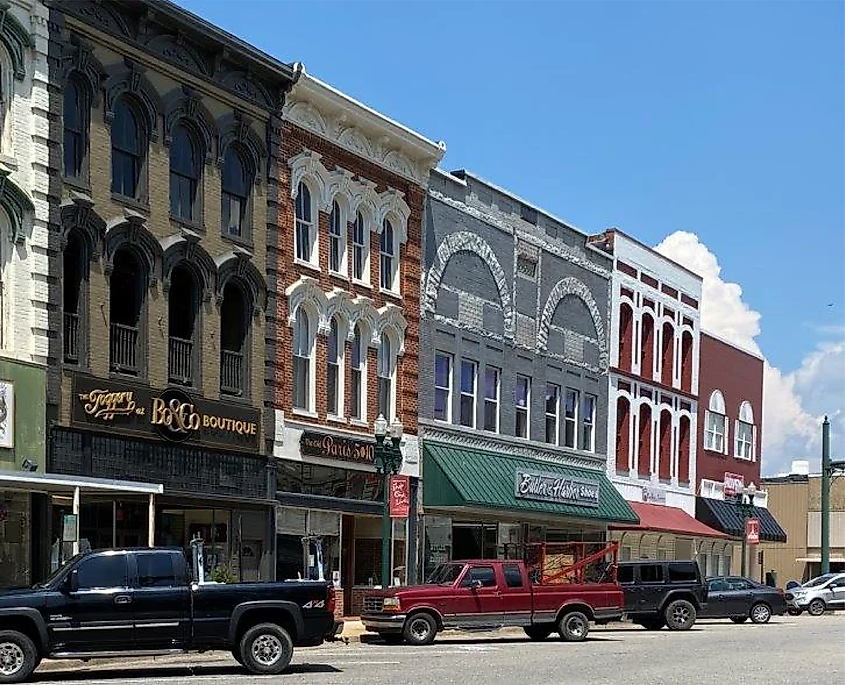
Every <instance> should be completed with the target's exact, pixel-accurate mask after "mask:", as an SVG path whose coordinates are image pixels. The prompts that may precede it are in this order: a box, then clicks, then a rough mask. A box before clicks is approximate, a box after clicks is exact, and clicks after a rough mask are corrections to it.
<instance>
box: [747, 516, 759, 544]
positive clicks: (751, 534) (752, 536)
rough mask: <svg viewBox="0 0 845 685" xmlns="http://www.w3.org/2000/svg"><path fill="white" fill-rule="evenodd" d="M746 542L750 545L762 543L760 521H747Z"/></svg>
mask: <svg viewBox="0 0 845 685" xmlns="http://www.w3.org/2000/svg"><path fill="white" fill-rule="evenodd" d="M745 541H746V542H747V543H748V544H749V545H756V544H757V543H758V542H760V519H746V520H745Z"/></svg>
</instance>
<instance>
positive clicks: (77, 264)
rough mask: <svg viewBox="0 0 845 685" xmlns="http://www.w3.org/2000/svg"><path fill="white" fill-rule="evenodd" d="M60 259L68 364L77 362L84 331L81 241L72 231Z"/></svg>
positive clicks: (65, 357)
mask: <svg viewBox="0 0 845 685" xmlns="http://www.w3.org/2000/svg"><path fill="white" fill-rule="evenodd" d="M62 259H63V269H62V283H63V285H64V298H63V299H64V302H63V305H64V306H63V314H62V316H63V340H64V360H65V362H66V363H68V364H78V363H79V362H80V357H81V354H82V349H81V347H82V339H83V331H84V325H83V320H82V315H83V311H84V309H83V307H82V306H81V305H82V288H83V283H84V280H85V277H84V266H83V250H82V243H81V242H80V240H79V236H78V235H77V234H76V233H74V232H72V233H71V234H70V236H68V241H67V245H66V246H65V251H64V255H63V256H62Z"/></svg>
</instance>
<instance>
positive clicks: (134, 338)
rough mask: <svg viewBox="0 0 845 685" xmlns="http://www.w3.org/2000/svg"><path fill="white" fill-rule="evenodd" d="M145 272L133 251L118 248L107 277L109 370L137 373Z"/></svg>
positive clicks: (138, 371) (138, 368)
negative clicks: (109, 274)
mask: <svg viewBox="0 0 845 685" xmlns="http://www.w3.org/2000/svg"><path fill="white" fill-rule="evenodd" d="M144 278H145V272H144V269H143V268H142V266H141V263H140V261H139V260H138V258H137V256H136V255H135V253H134V252H133V251H131V250H130V249H127V248H121V249H119V250H118V251H117V252H116V253H115V255H114V258H113V260H112V272H111V276H109V293H110V297H109V321H110V324H111V326H110V332H109V334H110V340H109V359H110V367H111V370H112V371H116V372H118V373H126V374H131V375H133V376H134V375H137V374H138V373H140V370H141V369H140V362H139V356H140V350H139V347H140V337H141V336H140V329H141V312H142V311H143V307H144V298H145V293H146V288H145V285H144Z"/></svg>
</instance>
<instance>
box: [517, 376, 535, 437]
mask: <svg viewBox="0 0 845 685" xmlns="http://www.w3.org/2000/svg"><path fill="white" fill-rule="evenodd" d="M513 395H514V397H513V399H514V405H515V408H516V423H515V425H514V433H515V434H516V437H518V438H527V437H528V419H529V416H528V414H529V410H528V407H529V404H530V402H531V379H530V378H528V376H520V375H518V376H517V377H516V386H515V387H514V393H513Z"/></svg>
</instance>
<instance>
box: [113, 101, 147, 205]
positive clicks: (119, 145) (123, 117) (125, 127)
mask: <svg viewBox="0 0 845 685" xmlns="http://www.w3.org/2000/svg"><path fill="white" fill-rule="evenodd" d="M142 151H143V140H142V138H141V127H140V125H139V124H138V117H137V116H136V114H135V112H134V111H133V110H132V107H131V106H130V105H129V103H128V102H127V101H126V100H125V99H123V100H120V101H119V102H118V103H117V105H116V106H115V108H114V119H113V120H112V124H111V191H112V192H113V193H116V194H118V195H123V196H124V197H130V198H134V199H137V198H138V188H139V184H140V179H141V162H142Z"/></svg>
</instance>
